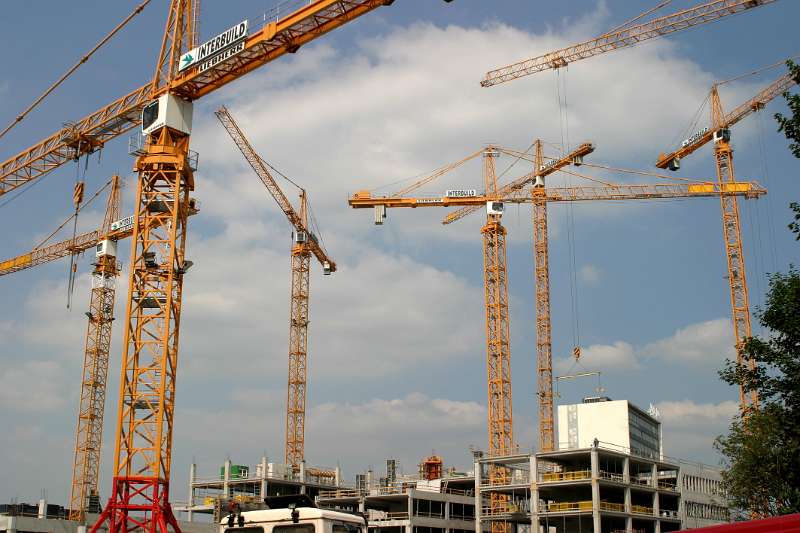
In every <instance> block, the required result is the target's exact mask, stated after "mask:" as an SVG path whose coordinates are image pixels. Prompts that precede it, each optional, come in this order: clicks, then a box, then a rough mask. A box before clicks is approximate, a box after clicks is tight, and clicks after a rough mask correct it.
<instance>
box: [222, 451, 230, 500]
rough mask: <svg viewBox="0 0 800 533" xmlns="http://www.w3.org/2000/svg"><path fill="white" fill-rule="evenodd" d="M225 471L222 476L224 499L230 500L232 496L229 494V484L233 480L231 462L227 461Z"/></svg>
mask: <svg viewBox="0 0 800 533" xmlns="http://www.w3.org/2000/svg"><path fill="white" fill-rule="evenodd" d="M224 468H225V470H224V471H223V476H222V497H223V498H228V497H229V496H230V495H231V494H230V492H228V486H229V482H230V480H231V460H230V459H225V467H224Z"/></svg>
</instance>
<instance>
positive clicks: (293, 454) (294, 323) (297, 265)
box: [215, 106, 336, 469]
mask: <svg viewBox="0 0 800 533" xmlns="http://www.w3.org/2000/svg"><path fill="white" fill-rule="evenodd" d="M215 114H216V115H217V118H218V119H219V121H220V122H221V123H222V125H223V126H224V127H225V129H226V130H227V132H228V134H229V135H230V136H231V139H233V142H234V143H235V144H236V146H237V147H238V148H239V150H240V151H241V152H242V155H243V156H244V158H245V159H246V160H247V162H248V163H249V164H250V167H251V168H252V169H253V171H254V172H255V173H256V175H258V177H259V178H260V179H261V182H262V183H263V184H264V186H265V187H266V188H267V190H268V191H269V193H270V194H271V195H272V197H273V198H274V199H275V201H276V202H277V204H278V207H280V208H281V211H283V213H284V215H286V218H287V219H288V220H289V223H290V224H291V225H292V227H293V228H294V241H295V242H294V245H293V246H292V291H291V306H290V307H291V310H290V313H289V379H288V386H287V393H286V455H285V458H286V464H287V465H291V466H292V467H293V468H295V469H299V468H300V463H302V462H303V461H304V460H305V421H306V384H307V368H308V365H307V362H308V301H309V291H310V283H309V272H310V263H311V255H312V254H313V255H314V257H316V258H317V261H319V263H320V264H321V265H322V269H323V273H324V274H325V275H329V274H330V273H331V272H335V271H336V263H334V262H333V260H332V259H331V258H330V257H329V256H328V254H327V252H326V251H325V249H324V248H323V246H322V244H321V243H320V241H319V239H318V238H317V236H316V235H314V232H312V231H311V229H310V227H309V224H308V205H307V196H306V191H305V189H300V212H299V213H298V212H297V211H295V209H294V207H292V204H291V202H289V200H288V199H287V198H286V196H285V195H284V194H283V191H281V188H280V187H279V186H278V183H277V182H276V181H275V178H273V177H272V174H271V173H270V171H269V168H268V164H267V163H266V162H265V161H264V160H263V159H262V158H261V156H259V155H258V154H257V153H256V151H255V149H254V148H253V146H252V145H251V144H250V141H248V140H247V137H246V136H245V134H244V132H242V130H241V128H240V127H239V125H238V124H237V123H236V121H235V120H234V119H233V117H232V116H231V114H230V112H229V111H228V109H227V108H226V107H225V106H222V107H220V108H219V109H218V110H217V111H216V112H215Z"/></svg>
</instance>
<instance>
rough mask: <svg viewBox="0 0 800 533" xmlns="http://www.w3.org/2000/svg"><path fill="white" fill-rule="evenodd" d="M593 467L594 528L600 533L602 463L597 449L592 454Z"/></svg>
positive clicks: (593, 449)
mask: <svg viewBox="0 0 800 533" xmlns="http://www.w3.org/2000/svg"><path fill="white" fill-rule="evenodd" d="M590 456H591V465H592V528H593V530H594V531H595V532H597V533H599V532H600V461H599V457H598V455H597V448H596V447H595V448H592V451H591V452H590Z"/></svg>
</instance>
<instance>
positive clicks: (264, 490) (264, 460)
mask: <svg viewBox="0 0 800 533" xmlns="http://www.w3.org/2000/svg"><path fill="white" fill-rule="evenodd" d="M259 490H260V491H261V492H260V494H261V499H262V500H263V499H264V498H266V497H267V458H266V457H262V458H261V487H260V489H259Z"/></svg>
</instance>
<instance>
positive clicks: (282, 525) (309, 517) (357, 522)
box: [219, 496, 367, 533]
mask: <svg viewBox="0 0 800 533" xmlns="http://www.w3.org/2000/svg"><path fill="white" fill-rule="evenodd" d="M265 503H266V504H267V506H268V507H269V509H264V510H258V511H242V512H238V513H231V514H229V515H228V516H226V517H224V518H223V519H222V521H221V522H220V526H219V533H367V528H366V522H365V520H364V518H363V517H362V516H358V515H354V514H350V513H343V512H339V511H329V510H327V509H319V508H317V507H316V506H315V505H314V503H313V502H312V501H311V500H310V499H309V498H308V497H306V496H299V497H297V498H290V497H286V496H284V497H276V498H266V500H265ZM284 505H285V506H284Z"/></svg>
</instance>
